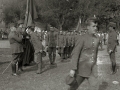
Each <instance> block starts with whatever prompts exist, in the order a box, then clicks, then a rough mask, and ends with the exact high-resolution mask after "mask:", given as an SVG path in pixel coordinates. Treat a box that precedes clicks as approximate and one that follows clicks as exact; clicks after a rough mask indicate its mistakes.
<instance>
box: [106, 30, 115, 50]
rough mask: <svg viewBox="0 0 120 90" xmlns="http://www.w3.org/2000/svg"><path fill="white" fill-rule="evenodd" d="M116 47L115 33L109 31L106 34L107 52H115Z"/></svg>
mask: <svg viewBox="0 0 120 90" xmlns="http://www.w3.org/2000/svg"><path fill="white" fill-rule="evenodd" d="M116 45H117V33H116V32H115V31H110V32H109V33H108V50H113V51H114V50H115V47H116Z"/></svg>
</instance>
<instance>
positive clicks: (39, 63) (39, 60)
mask: <svg viewBox="0 0 120 90" xmlns="http://www.w3.org/2000/svg"><path fill="white" fill-rule="evenodd" d="M36 57H37V58H36V59H37V61H38V62H37V67H38V69H37V74H41V73H42V65H43V63H42V54H41V53H38V54H37V55H36Z"/></svg>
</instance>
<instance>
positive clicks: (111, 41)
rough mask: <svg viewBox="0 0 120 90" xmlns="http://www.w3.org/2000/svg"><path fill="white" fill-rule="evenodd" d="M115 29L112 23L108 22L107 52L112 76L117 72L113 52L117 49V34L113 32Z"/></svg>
mask: <svg viewBox="0 0 120 90" xmlns="http://www.w3.org/2000/svg"><path fill="white" fill-rule="evenodd" d="M115 27H116V24H115V23H114V22H110V24H109V33H108V45H107V46H108V47H107V50H108V53H109V56H110V60H111V63H112V74H115V73H116V72H117V69H116V60H115V52H116V47H117V33H116V31H115Z"/></svg>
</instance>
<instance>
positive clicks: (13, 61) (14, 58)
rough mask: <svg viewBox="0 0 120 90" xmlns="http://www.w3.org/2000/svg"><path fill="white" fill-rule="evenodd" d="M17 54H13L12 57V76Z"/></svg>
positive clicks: (17, 57) (14, 71)
mask: <svg viewBox="0 0 120 90" xmlns="http://www.w3.org/2000/svg"><path fill="white" fill-rule="evenodd" d="M18 59H19V54H13V55H12V64H11V67H12V74H14V73H16V63H17V62H18Z"/></svg>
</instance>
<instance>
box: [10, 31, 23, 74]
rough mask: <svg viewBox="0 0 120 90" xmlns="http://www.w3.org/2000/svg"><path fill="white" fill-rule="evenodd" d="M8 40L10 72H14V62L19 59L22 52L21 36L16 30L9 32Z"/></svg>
mask: <svg viewBox="0 0 120 90" xmlns="http://www.w3.org/2000/svg"><path fill="white" fill-rule="evenodd" d="M8 38H9V42H10V45H11V52H12V73H13V74H15V73H16V63H17V62H18V61H20V60H21V57H22V56H21V55H22V53H23V46H22V37H21V36H19V34H18V33H17V32H16V31H11V32H10V33H9V36H8Z"/></svg>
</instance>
